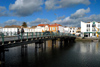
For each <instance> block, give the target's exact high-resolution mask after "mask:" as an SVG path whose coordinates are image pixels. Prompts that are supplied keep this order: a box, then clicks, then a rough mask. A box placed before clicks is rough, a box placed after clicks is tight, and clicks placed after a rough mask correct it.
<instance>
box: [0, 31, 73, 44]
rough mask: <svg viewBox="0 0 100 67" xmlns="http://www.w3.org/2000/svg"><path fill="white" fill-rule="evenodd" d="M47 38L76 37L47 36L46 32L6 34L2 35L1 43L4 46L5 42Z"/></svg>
mask: <svg viewBox="0 0 100 67" xmlns="http://www.w3.org/2000/svg"><path fill="white" fill-rule="evenodd" d="M47 36H74V35H71V34H68V33H49V34H45V32H25V33H23V34H22V33H20V34H19V35H18V34H17V32H10V33H7V32H4V33H1V37H0V41H1V42H2V44H4V42H5V41H10V40H18V39H20V40H22V39H27V40H28V39H29V38H34V37H47Z"/></svg>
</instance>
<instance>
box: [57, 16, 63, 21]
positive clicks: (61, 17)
mask: <svg viewBox="0 0 100 67" xmlns="http://www.w3.org/2000/svg"><path fill="white" fill-rule="evenodd" d="M64 18H65V16H60V17H58V18H57V19H58V20H60V19H64Z"/></svg>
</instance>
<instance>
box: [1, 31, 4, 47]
mask: <svg viewBox="0 0 100 67" xmlns="http://www.w3.org/2000/svg"><path fill="white" fill-rule="evenodd" d="M1 36H2V45H4V34H3V33H2V35H1Z"/></svg>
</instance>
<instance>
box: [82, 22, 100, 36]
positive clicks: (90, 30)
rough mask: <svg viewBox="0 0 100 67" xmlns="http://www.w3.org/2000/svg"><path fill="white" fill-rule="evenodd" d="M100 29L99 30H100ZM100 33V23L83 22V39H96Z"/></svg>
mask: <svg viewBox="0 0 100 67" xmlns="http://www.w3.org/2000/svg"><path fill="white" fill-rule="evenodd" d="M98 29H99V30H98ZM96 32H97V34H99V33H100V22H95V21H92V22H87V23H85V22H82V21H81V36H82V37H96V36H97V34H96Z"/></svg>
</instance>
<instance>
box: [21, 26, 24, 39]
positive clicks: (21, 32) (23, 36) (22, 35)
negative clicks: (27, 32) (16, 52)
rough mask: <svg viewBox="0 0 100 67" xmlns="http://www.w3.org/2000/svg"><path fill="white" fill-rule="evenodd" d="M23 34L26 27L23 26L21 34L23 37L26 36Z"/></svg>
mask: <svg viewBox="0 0 100 67" xmlns="http://www.w3.org/2000/svg"><path fill="white" fill-rule="evenodd" d="M23 35H24V29H23V28H22V29H21V36H22V38H24V36H23Z"/></svg>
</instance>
